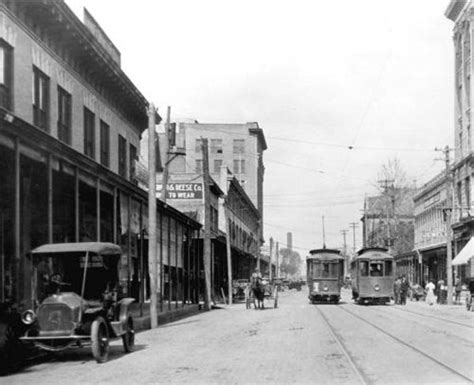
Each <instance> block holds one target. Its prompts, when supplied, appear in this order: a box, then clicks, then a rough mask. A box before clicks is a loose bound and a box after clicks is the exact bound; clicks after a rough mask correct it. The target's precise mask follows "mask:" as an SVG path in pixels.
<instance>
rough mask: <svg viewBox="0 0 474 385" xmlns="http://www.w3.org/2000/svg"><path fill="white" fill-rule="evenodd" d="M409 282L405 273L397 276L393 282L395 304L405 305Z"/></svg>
mask: <svg viewBox="0 0 474 385" xmlns="http://www.w3.org/2000/svg"><path fill="white" fill-rule="evenodd" d="M409 288H410V283H409V282H408V279H407V277H406V276H405V275H402V276H400V277H398V278H397V279H396V280H395V282H394V283H393V292H394V294H395V305H406V304H407V296H408V289H409Z"/></svg>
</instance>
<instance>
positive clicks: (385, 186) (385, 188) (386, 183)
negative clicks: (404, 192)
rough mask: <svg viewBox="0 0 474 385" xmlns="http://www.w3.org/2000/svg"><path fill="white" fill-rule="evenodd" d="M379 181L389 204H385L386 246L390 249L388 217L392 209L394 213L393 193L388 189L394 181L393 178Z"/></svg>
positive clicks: (390, 236)
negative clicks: (388, 199)
mask: <svg viewBox="0 0 474 385" xmlns="http://www.w3.org/2000/svg"><path fill="white" fill-rule="evenodd" d="M379 183H380V184H381V185H382V188H383V193H384V195H385V196H386V197H387V198H390V202H389V204H387V206H386V207H387V208H386V210H387V212H386V215H387V246H388V247H387V248H388V249H389V250H390V248H391V247H392V235H391V232H390V218H391V211H392V210H393V213H394V215H395V195H393V194H390V192H389V191H390V189H393V184H394V183H395V180H393V179H384V180H380V181H379Z"/></svg>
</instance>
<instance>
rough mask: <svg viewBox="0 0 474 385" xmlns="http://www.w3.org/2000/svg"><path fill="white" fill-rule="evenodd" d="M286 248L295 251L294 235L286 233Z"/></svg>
mask: <svg viewBox="0 0 474 385" xmlns="http://www.w3.org/2000/svg"><path fill="white" fill-rule="evenodd" d="M286 247H287V248H288V250H293V234H292V233H286Z"/></svg>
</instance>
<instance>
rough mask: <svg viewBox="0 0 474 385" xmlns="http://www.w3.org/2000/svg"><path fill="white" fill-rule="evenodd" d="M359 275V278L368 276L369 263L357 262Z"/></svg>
mask: <svg viewBox="0 0 474 385" xmlns="http://www.w3.org/2000/svg"><path fill="white" fill-rule="evenodd" d="M359 273H360V276H361V277H368V276H369V262H368V261H359Z"/></svg>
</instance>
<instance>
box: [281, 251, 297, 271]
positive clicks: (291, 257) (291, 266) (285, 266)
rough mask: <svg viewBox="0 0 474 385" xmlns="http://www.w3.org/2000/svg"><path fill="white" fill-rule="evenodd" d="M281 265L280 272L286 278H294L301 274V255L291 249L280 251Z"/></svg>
mask: <svg viewBox="0 0 474 385" xmlns="http://www.w3.org/2000/svg"><path fill="white" fill-rule="evenodd" d="M280 256H281V261H282V262H281V263H280V270H281V272H282V273H283V274H285V275H286V276H294V275H297V274H298V273H299V270H300V265H301V257H300V255H299V254H298V253H297V252H296V251H293V250H290V249H285V248H283V249H280Z"/></svg>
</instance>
